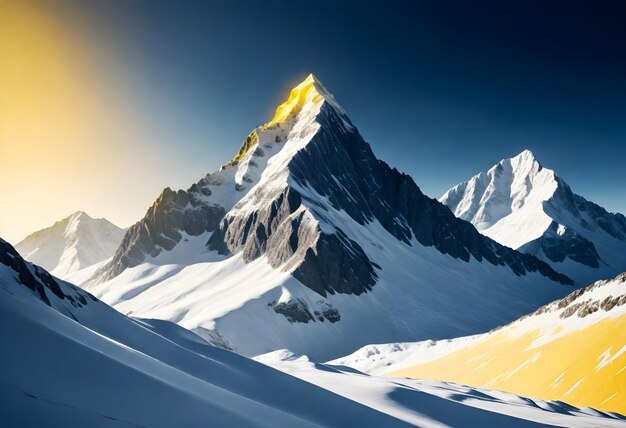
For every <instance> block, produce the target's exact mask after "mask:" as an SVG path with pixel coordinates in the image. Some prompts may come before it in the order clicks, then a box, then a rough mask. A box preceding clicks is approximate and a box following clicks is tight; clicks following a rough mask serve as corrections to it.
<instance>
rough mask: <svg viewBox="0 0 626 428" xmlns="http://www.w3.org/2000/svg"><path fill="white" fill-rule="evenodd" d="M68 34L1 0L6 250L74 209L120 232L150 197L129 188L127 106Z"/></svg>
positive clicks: (0, 136) (56, 23)
mask: <svg viewBox="0 0 626 428" xmlns="http://www.w3.org/2000/svg"><path fill="white" fill-rule="evenodd" d="M68 27H69V26H67V25H63V21H62V19H60V18H59V16H57V12H56V11H55V10H54V9H53V8H52V7H51V5H50V4H45V5H44V4H43V3H36V2H30V1H24V2H21V1H20V2H5V1H0V181H1V183H2V186H1V187H0V198H1V200H2V203H3V208H4V210H3V213H2V218H0V236H2V237H3V238H5V239H9V240H11V241H13V242H14V243H15V242H17V240H19V239H21V238H23V237H24V236H25V235H26V234H28V233H30V232H32V231H33V230H35V229H36V228H41V227H44V226H48V225H49V224H51V223H52V222H53V220H55V219H60V218H62V217H65V216H67V215H69V214H70V213H72V212H74V211H77V210H79V209H84V210H85V211H88V212H90V213H91V214H92V215H94V216H104V215H106V216H107V217H109V218H110V219H111V220H113V221H116V222H121V223H128V222H130V221H131V219H130V218H128V217H127V215H128V214H127V213H128V212H129V211H132V209H131V210H129V207H134V205H135V204H137V205H138V203H137V202H135V200H134V198H136V199H139V200H140V201H141V202H140V203H141V204H142V205H143V209H145V207H147V206H148V205H149V202H150V199H151V198H153V197H154V192H156V191H158V189H157V188H155V189H149V191H146V192H139V191H138V188H137V187H133V186H128V183H132V182H133V181H134V180H137V179H138V178H141V175H142V174H145V172H142V171H135V167H136V165H137V164H138V163H140V162H147V161H149V159H147V158H146V157H145V155H144V154H143V153H142V151H141V147H140V145H139V144H134V145H129V144H128V143H127V142H128V141H132V137H133V133H134V132H135V130H134V129H133V127H132V126H130V125H129V123H128V118H129V116H130V115H129V114H128V111H129V110H130V109H131V108H132V106H124V105H120V102H119V98H118V99H116V98H115V97H116V96H117V95H116V94H115V93H110V91H111V86H110V85H109V86H108V89H107V91H109V92H107V93H104V90H103V89H101V88H103V87H107V86H106V85H102V84H101V83H102V80H103V79H106V78H107V75H106V70H104V71H102V70H99V69H98V67H97V61H95V60H94V59H93V58H94V55H95V54H98V53H99V52H92V51H91V50H94V49H97V46H94V45H93V44H91V45H89V49H88V48H87V45H88V44H87V41H86V40H85V39H86V37H85V35H84V34H81V33H80V31H77V30H76V29H71V28H68ZM147 169H149V168H147ZM124 183H126V186H124ZM120 188H124V189H125V192H127V193H126V194H119V193H120V192H118V194H117V195H115V197H114V198H111V197H110V196H111V195H106V194H105V195H104V197H103V194H98V193H102V192H103V191H105V192H106V190H105V189H109V190H108V191H109V192H115V189H120ZM59 189H63V190H62V191H60V190H59ZM150 190H151V191H150ZM99 199H100V200H101V202H99V201H98V200H99ZM105 200H106V204H107V209H106V210H103V209H102V208H103V205H104V203H105V202H104V201H105ZM8 207H10V209H8ZM137 209H139V210H140V209H141V208H138V207H137ZM122 225H123V226H126V225H127V224H122Z"/></svg>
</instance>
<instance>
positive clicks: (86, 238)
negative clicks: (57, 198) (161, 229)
mask: <svg viewBox="0 0 626 428" xmlns="http://www.w3.org/2000/svg"><path fill="white" fill-rule="evenodd" d="M123 236H124V229H122V228H119V227H117V226H116V225H114V224H113V223H111V222H110V221H108V220H107V219H104V218H98V219H95V218H92V217H91V216H89V215H88V214H87V213H85V212H84V211H77V212H75V213H73V214H72V215H70V216H67V217H65V218H63V219H62V220H59V221H57V222H55V223H54V224H53V225H52V226H50V227H47V228H45V229H42V230H39V231H37V232H34V233H32V234H30V235H28V236H27V237H26V238H24V240H22V241H21V242H20V243H18V244H17V245H16V249H17V250H18V251H19V252H20V254H22V256H23V257H24V258H25V259H27V260H29V261H31V262H33V263H35V264H37V265H40V266H42V267H43V268H45V269H47V270H49V271H50V272H51V273H52V274H53V275H56V276H58V277H61V278H65V277H66V276H67V275H69V274H71V273H73V272H75V271H77V270H80V269H83V268H85V267H87V266H90V265H93V264H95V263H99V262H101V261H103V260H105V259H108V258H109V257H111V256H112V255H113V254H114V253H115V250H116V249H117V247H118V246H119V244H120V242H121V241H122V237H123Z"/></svg>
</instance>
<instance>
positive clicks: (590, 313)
mask: <svg viewBox="0 0 626 428" xmlns="http://www.w3.org/2000/svg"><path fill="white" fill-rule="evenodd" d="M460 345H461V346H458V347H456V349H453V350H452V352H448V353H445V355H442V356H436V357H435V358H428V360H429V361H426V362H423V363H420V364H417V365H414V366H411V367H408V368H404V369H401V370H397V368H396V367H393V365H390V367H389V369H388V371H389V370H391V371H392V372H391V374H392V375H393V376H399V377H415V378H422V377H424V376H427V377H428V378H430V379H437V380H442V381H453V382H459V383H462V384H464V385H471V386H480V387H487V388H495V389H499V390H503V391H509V392H513V393H516V394H522V395H526V396H530V397H541V398H543V399H546V400H562V401H566V402H567V403H570V404H573V405H576V406H592V407H595V408H598V409H601V410H605V411H612V412H619V413H621V414H626V389H625V388H624V385H625V384H626V369H625V367H626V273H622V274H620V275H618V276H617V277H615V278H614V279H611V280H604V281H598V282H596V283H594V284H591V285H590V286H588V287H586V288H584V289H579V290H577V291H575V292H573V293H572V294H570V295H568V296H567V297H565V298H563V299H561V300H557V301H555V302H552V303H550V304H547V305H545V306H543V307H541V308H540V309H538V310H537V311H536V312H534V313H532V314H530V315H528V316H525V317H522V318H520V319H519V320H518V321H515V322H513V323H511V324H509V325H507V326H505V327H502V328H500V329H497V330H494V331H491V332H489V333H488V334H484V335H481V336H479V337H478V338H475V339H470V340H465V343H462V344H460ZM426 353H428V350H426ZM394 370H396V371H394ZM387 374H389V373H387Z"/></svg>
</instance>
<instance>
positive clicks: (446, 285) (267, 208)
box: [73, 75, 573, 359]
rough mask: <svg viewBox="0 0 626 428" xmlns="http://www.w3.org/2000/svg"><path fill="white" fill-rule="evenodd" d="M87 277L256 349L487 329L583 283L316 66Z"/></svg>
mask: <svg viewBox="0 0 626 428" xmlns="http://www.w3.org/2000/svg"><path fill="white" fill-rule="evenodd" d="M73 279H74V280H75V281H78V282H79V283H81V284H83V286H84V287H86V289H88V290H89V291H91V292H92V293H94V294H95V295H97V296H98V297H99V298H101V299H103V300H104V301H105V302H107V303H109V304H111V305H113V306H114V307H115V308H117V309H118V310H120V311H122V312H123V313H127V314H133V315H137V316H142V317H150V318H161V319H167V320H172V321H175V322H177V323H179V324H180V325H182V326H185V327H187V328H190V329H192V330H193V331H194V332H196V333H198V334H199V335H201V336H202V337H204V338H205V339H207V340H210V341H211V342H212V343H215V344H217V345H219V346H223V347H225V348H228V349H232V350H235V351H237V352H240V353H242V354H244V355H256V354H260V353H263V352H267V351H271V350H275V349H280V348H289V349H291V350H293V351H295V352H298V353H305V354H309V355H311V356H313V357H315V358H320V359H328V358H331V357H333V356H339V355H342V354H345V353H347V352H350V351H351V350H354V349H356V348H358V347H360V346H363V345H365V344H368V343H376V342H389V341H398V340H415V339H419V338H424V339H426V338H444V337H453V336H459V335H466V334H472V333H477V332H482V331H485V330H487V329H489V328H493V327H495V326H497V325H500V324H502V323H505V322H508V321H511V320H513V319H515V318H516V317H517V316H520V315H522V314H524V313H527V312H529V311H531V310H534V309H536V308H537V307H538V306H540V305H541V304H544V303H546V302H547V301H550V300H553V299H555V298H558V297H562V296H564V295H565V294H567V293H568V292H570V291H571V290H572V288H571V286H572V284H573V281H572V280H571V279H570V278H569V277H567V276H566V275H563V274H561V273H558V272H556V271H555V270H554V269H552V268H551V267H550V266H549V265H548V264H547V263H545V262H544V261H541V260H539V259H537V258H536V257H534V256H532V255H528V254H523V253H520V252H518V251H515V250H512V249H510V248H507V247H505V246H502V245H500V244H498V243H497V242H495V241H493V240H491V239H490V238H488V237H485V236H483V235H481V234H480V233H478V232H477V231H476V229H475V228H474V227H473V226H472V225H471V224H470V223H468V222H466V221H463V220H461V219H458V218H456V217H455V216H454V215H453V214H452V213H451V212H450V210H449V209H448V208H447V207H445V206H444V205H442V204H441V203H439V202H438V201H436V200H434V199H431V198H429V197H427V196H425V195H424V194H423V193H422V192H421V191H420V189H419V188H418V186H417V185H416V184H415V183H414V182H413V180H412V179H411V178H410V177H409V176H407V175H405V174H402V173H400V172H398V171H397V170H395V169H393V168H391V167H389V166H388V165H387V164H386V163H384V162H383V161H380V160H378V159H377V158H376V157H375V156H374V154H373V152H372V150H371V148H370V146H369V145H368V144H367V143H366V142H365V141H364V139H363V138H362V137H361V135H360V134H359V132H358V130H357V129H356V127H355V125H354V124H353V123H352V121H351V120H350V119H349V118H348V116H347V114H346V112H345V111H344V110H343V109H342V108H341V107H340V106H339V104H338V103H337V101H336V100H335V98H334V97H333V96H332V95H331V94H330V92H329V91H328V90H326V88H324V86H323V85H322V84H321V83H320V82H319V81H318V80H317V79H316V78H315V77H314V76H312V75H311V76H309V77H308V78H307V79H305V80H304V81H303V82H302V83H301V84H299V85H298V86H297V87H296V88H294V89H293V90H292V91H291V94H290V96H289V99H288V100H287V101H286V102H285V103H283V104H282V105H280V106H279V107H278V109H277V111H276V115H275V117H274V118H273V119H272V120H271V121H270V122H268V123H267V124H265V125H263V126H261V127H258V128H256V129H254V130H253V131H252V132H251V133H250V134H249V136H248V137H247V138H246V140H245V141H244V143H243V145H242V146H241V148H240V150H239V151H238V152H237V154H236V155H235V157H234V158H233V159H232V160H231V161H229V162H228V163H226V164H225V165H224V166H223V167H222V168H221V169H220V170H219V171H216V172H213V173H210V174H208V175H206V176H205V177H204V178H202V179H201V180H199V181H198V182H197V183H195V184H193V185H192V186H191V187H190V188H189V189H188V190H186V191H185V190H178V191H173V190H170V189H165V190H164V191H163V193H162V194H161V195H160V196H159V198H158V199H157V200H156V201H155V202H154V204H153V205H152V206H151V207H150V208H149V209H148V211H147V213H146V215H145V217H144V218H143V219H141V220H140V221H139V222H137V223H136V224H135V225H133V226H131V227H130V228H129V229H128V231H127V232H126V234H125V236H124V238H123V240H122V243H121V245H120V246H119V248H118V249H117V251H116V252H115V255H114V256H113V258H112V259H111V260H110V261H109V262H107V263H106V265H105V266H103V267H102V268H100V269H98V271H97V272H96V273H95V275H91V272H90V274H89V275H87V274H86V275H84V276H83V277H82V278H79V277H78V276H75V277H73ZM259 326H263V328H259Z"/></svg>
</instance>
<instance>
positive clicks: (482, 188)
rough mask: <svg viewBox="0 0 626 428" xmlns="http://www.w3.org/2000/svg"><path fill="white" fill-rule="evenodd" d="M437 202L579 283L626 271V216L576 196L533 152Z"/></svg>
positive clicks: (477, 177)
mask: <svg viewBox="0 0 626 428" xmlns="http://www.w3.org/2000/svg"><path fill="white" fill-rule="evenodd" d="M439 200H440V201H441V202H442V203H444V204H445V205H447V206H448V207H449V208H450V210H452V212H453V213H454V214H455V215H456V216H457V217H459V218H462V219H464V220H467V221H470V222H472V224H474V226H476V228H477V229H478V230H479V231H480V232H481V233H482V234H484V235H486V236H489V237H490V238H492V239H494V240H495V241H497V242H499V243H500V244H503V245H506V246H507V247H511V248H514V249H517V250H520V251H522V252H525V253H528V254H533V255H536V256H537V257H539V258H541V259H542V260H544V261H546V262H548V263H550V264H551V265H552V267H553V268H554V269H555V270H557V271H559V272H564V273H565V274H567V275H568V276H570V277H571V278H573V279H574V280H576V281H577V282H579V283H580V284H588V283H589V282H592V281H595V280H598V279H604V278H610V277H613V276H615V275H617V274H618V273H620V272H622V271H624V270H626V217H624V216H623V215H622V214H613V213H609V212H607V211H606V210H605V209H604V208H602V207H600V206H598V205H596V204H594V203H593V202H589V201H587V200H585V199H584V198H583V197H582V196H579V195H576V194H575V193H573V192H572V190H571V189H570V187H569V186H568V185H567V183H565V181H563V179H561V178H560V177H559V176H557V175H556V174H555V172H554V171H553V170H551V169H548V168H544V167H543V166H542V165H541V164H540V163H539V162H538V161H537V160H536V159H535V157H534V156H533V154H532V153H531V152H530V151H529V150H525V151H523V152H522V153H520V154H519V155H517V156H515V157H514V158H511V159H504V160H502V161H500V162H499V163H498V164H497V165H495V166H493V167H492V168H491V169H489V171H487V172H481V173H479V174H478V175H475V176H474V177H472V178H471V179H470V180H469V181H466V182H464V183H460V184H458V185H456V186H455V187H453V188H452V189H450V190H448V191H447V192H446V193H445V194H444V195H443V196H442V197H441V198H440V199H439Z"/></svg>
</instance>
